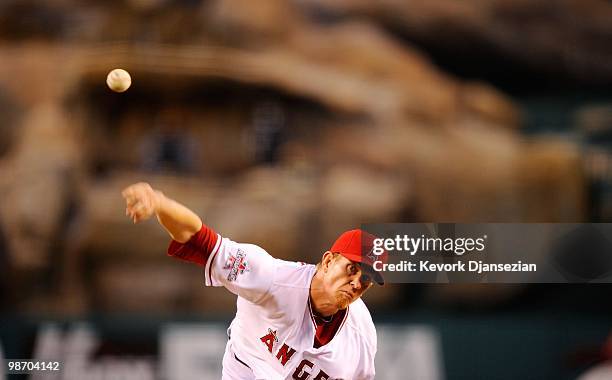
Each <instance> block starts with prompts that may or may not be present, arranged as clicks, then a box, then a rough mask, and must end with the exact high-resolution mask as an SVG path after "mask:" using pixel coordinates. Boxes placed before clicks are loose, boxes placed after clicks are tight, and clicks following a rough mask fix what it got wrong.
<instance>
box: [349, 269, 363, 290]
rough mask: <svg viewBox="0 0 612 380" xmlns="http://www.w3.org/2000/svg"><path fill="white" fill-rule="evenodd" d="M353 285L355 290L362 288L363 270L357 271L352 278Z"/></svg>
mask: <svg viewBox="0 0 612 380" xmlns="http://www.w3.org/2000/svg"><path fill="white" fill-rule="evenodd" d="M351 286H352V287H353V289H354V290H360V289H361V271H359V272H358V273H356V274H355V275H354V276H353V277H352V278H351Z"/></svg>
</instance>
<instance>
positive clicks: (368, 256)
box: [366, 247, 378, 262]
mask: <svg viewBox="0 0 612 380" xmlns="http://www.w3.org/2000/svg"><path fill="white" fill-rule="evenodd" d="M366 257H367V258H368V259H370V262H374V261H376V260H378V257H377V256H376V254H375V253H374V247H372V249H370V252H368V254H367V255H366Z"/></svg>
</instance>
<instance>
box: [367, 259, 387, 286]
mask: <svg viewBox="0 0 612 380" xmlns="http://www.w3.org/2000/svg"><path fill="white" fill-rule="evenodd" d="M361 265H362V267H363V268H365V269H366V272H367V273H368V274H371V275H372V277H373V278H374V281H376V283H377V284H378V285H384V284H385V279H384V277H383V275H382V274H381V273H380V272H379V271H377V270H375V269H374V268H372V266H371V265H369V264H366V263H361Z"/></svg>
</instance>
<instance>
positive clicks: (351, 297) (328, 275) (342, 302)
mask: <svg viewBox="0 0 612 380" xmlns="http://www.w3.org/2000/svg"><path fill="white" fill-rule="evenodd" d="M329 260H330V261H329V263H327V264H328V265H327V271H326V272H325V278H324V281H323V282H324V286H325V291H326V293H327V295H328V297H329V299H330V301H331V302H334V303H335V304H336V306H337V307H338V309H346V307H347V306H348V305H349V304H350V303H351V302H353V301H355V300H356V299H357V298H359V297H361V295H362V294H363V293H364V292H365V291H366V290H368V289H369V288H370V286H372V278H371V276H369V275H368V274H365V273H363V272H362V269H361V266H360V264H359V263H355V262H352V261H351V260H349V259H347V258H346V257H344V256H342V255H339V254H336V255H333V256H332V257H331V258H330V259H329Z"/></svg>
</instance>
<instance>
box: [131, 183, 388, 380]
mask: <svg viewBox="0 0 612 380" xmlns="http://www.w3.org/2000/svg"><path fill="white" fill-rule="evenodd" d="M122 195H123V197H124V198H125V200H126V204H127V206H126V215H128V216H129V217H130V218H132V220H133V222H134V223H138V222H140V221H142V220H146V219H148V218H150V217H151V216H153V215H156V216H157V219H158V221H159V223H160V224H161V225H162V226H163V227H164V228H165V229H166V230H167V231H168V233H169V234H170V237H171V238H172V241H171V242H170V245H169V247H168V255H170V256H173V257H176V258H179V259H183V260H186V261H189V262H193V263H196V264H198V265H200V266H202V267H203V268H204V276H205V283H206V286H224V287H225V288H227V289H228V290H229V291H230V292H232V293H234V294H236V295H237V296H238V299H237V302H236V304H237V312H236V316H235V318H234V320H233V321H232V322H231V325H230V327H229V328H228V337H229V340H228V342H227V346H226V349H225V354H224V356H223V377H222V378H223V379H228V380H229V379H232V380H233V379H297V380H325V379H346V380H349V379H350V380H358V379H373V378H374V356H375V354H376V345H377V343H376V330H375V328H374V323H373V322H372V317H371V316H370V312H369V311H368V309H367V307H366V305H365V304H364V303H363V301H362V300H361V296H362V295H363V293H364V292H365V291H366V290H367V289H368V288H370V286H372V283H373V282H374V281H376V282H377V283H379V284H381V285H382V284H383V279H382V276H381V275H380V273H378V272H375V271H374V270H372V269H371V264H372V261H371V260H373V259H374V256H373V255H362V254H361V246H362V238H363V239H364V241H369V242H370V243H371V239H372V238H373V237H372V235H369V234H367V233H365V232H362V231H361V230H352V231H347V232H345V233H343V234H342V235H341V236H340V237H339V238H338V239H337V240H336V242H335V243H334V244H333V245H332V247H331V249H330V250H329V251H327V252H325V253H324V254H323V256H322V258H321V261H320V262H319V263H318V264H317V265H316V266H315V265H310V264H304V263H296V262H288V261H284V260H279V259H275V258H273V257H272V256H270V255H269V254H268V252H266V251H265V250H264V249H262V248H260V247H258V246H256V245H253V244H241V243H236V242H234V241H232V240H230V239H228V238H226V237H223V236H221V235H218V234H217V233H216V232H215V231H213V229H212V228H210V227H208V226H206V225H204V224H203V223H202V221H201V220H200V218H199V217H198V216H197V215H196V214H195V213H193V212H192V211H191V210H189V209H188V208H187V207H185V206H183V205H181V204H179V203H178V202H176V201H174V200H172V199H170V198H168V197H166V196H165V195H164V194H163V193H162V192H160V191H157V190H154V189H153V188H151V186H150V185H149V184H147V183H137V184H134V185H131V186H129V187H127V188H126V189H125V190H123V192H122Z"/></svg>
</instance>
